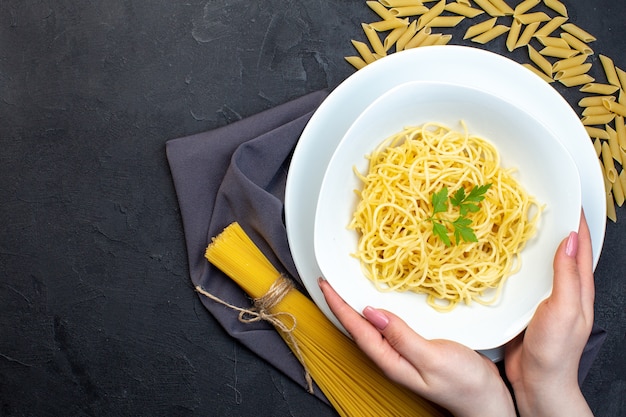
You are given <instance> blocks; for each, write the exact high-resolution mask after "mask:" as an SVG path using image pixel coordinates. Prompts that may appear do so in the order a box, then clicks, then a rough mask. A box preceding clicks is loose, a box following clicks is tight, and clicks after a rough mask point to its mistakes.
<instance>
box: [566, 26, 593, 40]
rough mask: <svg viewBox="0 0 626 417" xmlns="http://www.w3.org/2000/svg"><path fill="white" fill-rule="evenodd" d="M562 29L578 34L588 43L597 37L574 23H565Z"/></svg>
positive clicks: (578, 36)
mask: <svg viewBox="0 0 626 417" xmlns="http://www.w3.org/2000/svg"><path fill="white" fill-rule="evenodd" d="M561 29H563V30H564V31H566V32H567V33H571V34H572V35H574V36H576V37H577V38H578V39H580V40H581V41H583V42H586V43H589V42H593V41H595V40H596V38H595V37H594V36H593V35H592V34H590V33H589V32H587V31H585V30H583V29H581V28H579V27H578V26H576V25H575V24H573V23H564V24H562V25H561Z"/></svg>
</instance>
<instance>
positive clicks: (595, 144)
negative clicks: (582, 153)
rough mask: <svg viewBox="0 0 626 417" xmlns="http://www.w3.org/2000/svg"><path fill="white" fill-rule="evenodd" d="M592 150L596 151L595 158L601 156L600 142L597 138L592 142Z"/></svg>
mask: <svg viewBox="0 0 626 417" xmlns="http://www.w3.org/2000/svg"><path fill="white" fill-rule="evenodd" d="M593 149H594V150H595V151H596V156H597V157H598V158H599V157H600V155H602V141H601V140H600V139H598V138H595V139H594V140H593Z"/></svg>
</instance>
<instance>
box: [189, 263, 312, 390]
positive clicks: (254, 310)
mask: <svg viewBox="0 0 626 417" xmlns="http://www.w3.org/2000/svg"><path fill="white" fill-rule="evenodd" d="M292 288H294V285H293V282H292V281H291V280H290V279H288V278H286V277H285V276H284V275H282V274H281V275H279V276H278V278H277V279H276V280H275V281H274V282H273V283H272V285H271V286H270V288H269V289H268V290H267V292H266V293H265V294H264V295H263V296H261V297H258V298H254V299H253V306H252V307H250V308H241V307H238V306H236V305H233V304H231V303H228V302H226V301H224V300H222V299H221V298H219V297H216V296H215V295H213V294H211V293H209V292H208V291H206V290H205V289H204V288H202V287H201V286H200V285H197V286H196V291H197V292H198V293H200V294H202V295H204V296H205V297H207V298H209V299H211V300H213V301H215V302H217V303H220V304H222V305H224V306H226V307H229V308H231V309H233V310H235V311H238V312H239V321H240V322H242V323H255V322H258V321H267V322H269V323H271V324H272V325H273V326H274V327H275V328H276V329H278V330H279V331H280V332H282V333H283V334H284V335H285V336H286V337H287V339H288V342H289V344H291V346H292V347H293V351H294V353H295V354H296V356H297V358H298V360H299V361H300V363H301V364H302V366H303V367H304V378H305V380H306V383H307V391H308V392H309V393H310V394H312V393H313V379H312V378H311V374H310V372H309V370H308V368H307V366H306V364H305V362H304V355H303V354H302V351H301V350H300V347H299V345H298V342H297V340H296V338H295V336H294V334H293V331H294V330H295V328H296V325H297V320H296V317H295V316H294V315H293V314H291V313H288V312H284V311H279V312H276V313H272V312H271V310H272V309H273V308H274V307H275V306H277V305H278V303H280V302H281V300H282V299H283V298H284V297H285V296H286V295H287V293H289V291H291V289H292ZM281 317H282V318H283V319H284V317H287V318H288V319H289V320H290V321H291V325H290V326H288V325H287V324H285V323H284V321H283V320H281Z"/></svg>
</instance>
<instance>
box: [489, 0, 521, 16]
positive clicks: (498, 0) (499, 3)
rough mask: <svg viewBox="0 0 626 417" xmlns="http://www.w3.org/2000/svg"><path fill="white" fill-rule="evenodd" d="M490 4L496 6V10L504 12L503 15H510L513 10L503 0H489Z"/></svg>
mask: <svg viewBox="0 0 626 417" xmlns="http://www.w3.org/2000/svg"><path fill="white" fill-rule="evenodd" d="M489 2H490V3H491V4H493V5H494V6H496V8H497V9H498V10H500V11H501V12H502V13H504V15H505V16H511V15H512V14H513V13H515V11H514V10H513V9H512V8H511V6H509V5H508V4H507V3H506V2H505V1H504V0H489Z"/></svg>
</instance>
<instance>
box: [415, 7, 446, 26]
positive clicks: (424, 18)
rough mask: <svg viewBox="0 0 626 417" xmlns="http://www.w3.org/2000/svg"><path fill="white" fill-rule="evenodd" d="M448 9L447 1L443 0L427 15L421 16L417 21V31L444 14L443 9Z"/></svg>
mask: <svg viewBox="0 0 626 417" xmlns="http://www.w3.org/2000/svg"><path fill="white" fill-rule="evenodd" d="M444 7H446V0H441V1H439V2H437V4H435V5H434V6H433V7H431V8H430V10H428V11H427V12H426V13H424V14H423V15H421V16H420V17H419V18H418V19H417V30H420V29H421V28H423V27H424V26H426V25H427V24H428V22H430V21H431V20H433V19H434V18H435V17H437V16H439V15H440V14H441V13H442V12H443V8H444Z"/></svg>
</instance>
